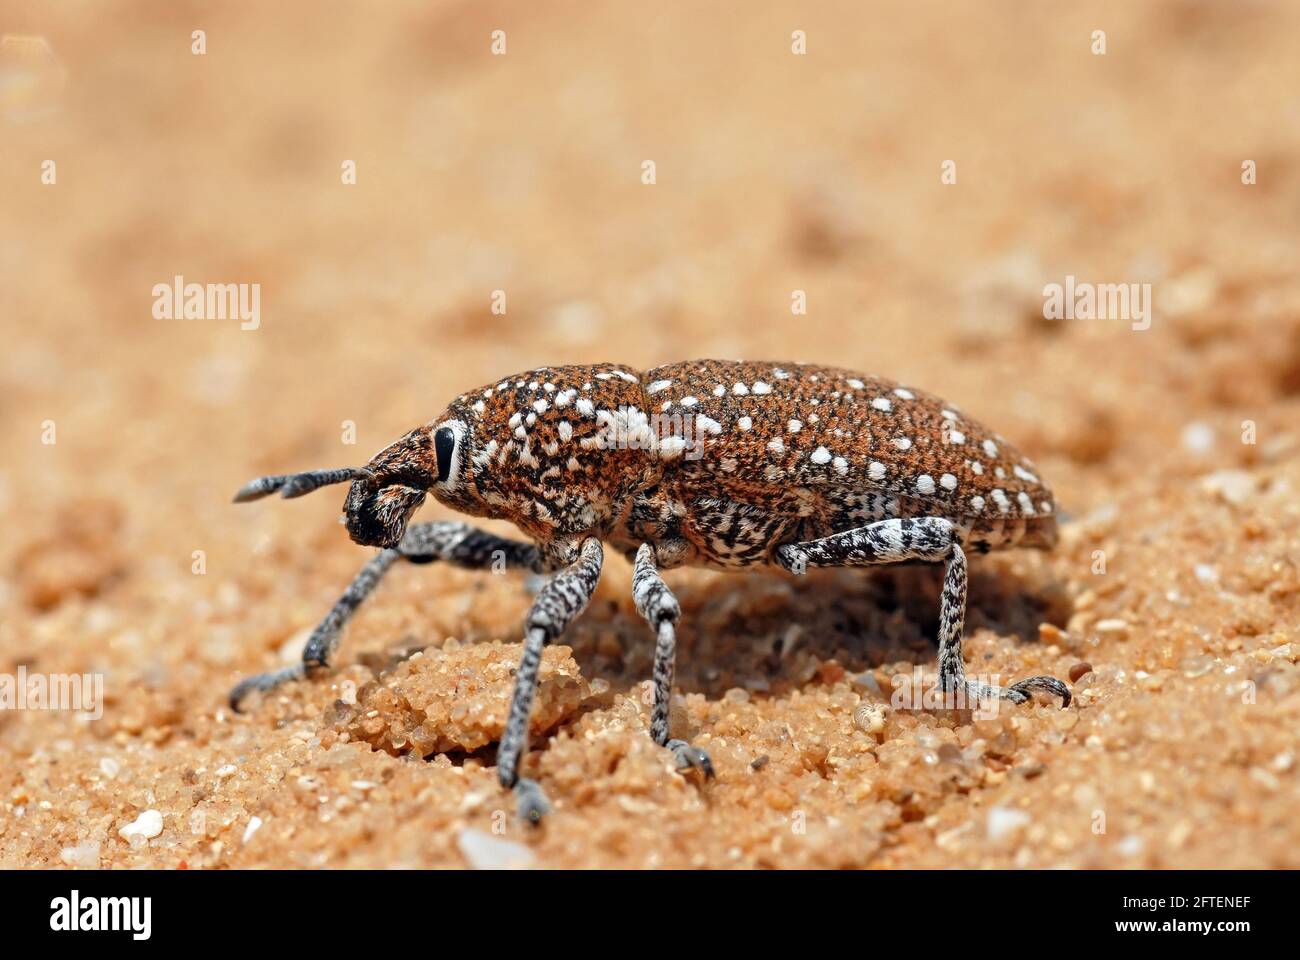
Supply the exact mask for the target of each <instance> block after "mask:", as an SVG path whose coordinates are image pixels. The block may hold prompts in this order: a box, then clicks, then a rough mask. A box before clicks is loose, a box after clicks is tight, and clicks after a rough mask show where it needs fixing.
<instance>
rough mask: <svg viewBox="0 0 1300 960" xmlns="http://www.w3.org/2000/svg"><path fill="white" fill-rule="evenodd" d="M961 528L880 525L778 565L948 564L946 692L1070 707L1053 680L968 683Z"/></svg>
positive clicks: (825, 540)
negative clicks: (1046, 699) (1038, 694)
mask: <svg viewBox="0 0 1300 960" xmlns="http://www.w3.org/2000/svg"><path fill="white" fill-rule="evenodd" d="M958 540H959V538H958V535H957V528H956V527H955V526H954V525H953V523H952V522H951V521H949V520H945V519H943V518H941V517H916V518H907V519H893V520H880V521H878V522H876V523H871V524H868V525H866V526H865V527H858V528H856V529H854V530H845V531H843V532H841V533H835V534H832V535H830V536H829V537H822V538H821V539H819V540H809V541H806V542H804V543H791V544H784V545H782V546H780V547H778V548H777V550H776V559H777V562H778V563H779V564H780V565H781V566H783V567H785V569H787V570H790V571H792V572H795V573H802V572H803V571H804V570H805V569H807V568H808V567H860V566H871V565H874V564H881V563H901V562H903V561H906V560H927V561H930V562H934V563H938V562H942V563H943V564H944V577H943V592H942V594H941V595H940V601H939V683H940V686H941V688H942V689H943V690H944V692H949V693H950V692H956V691H959V690H961V691H964V692H965V694H966V696H967V697H968V698H969V699H971V700H974V701H976V702H986V701H987V700H989V699H992V698H997V697H1001V698H1002V699H1004V700H1010V701H1011V702H1012V703H1024V702H1025V701H1027V700H1028V699H1029V697H1030V694H1031V693H1032V692H1033V691H1035V690H1041V691H1043V692H1045V693H1051V694H1054V695H1055V696H1058V697H1060V698H1061V706H1062V707H1068V706H1069V705H1070V688H1069V687H1067V686H1066V685H1065V684H1064V683H1062V682H1061V681H1060V680H1058V679H1056V678H1055V677H1029V678H1028V679H1026V680H1021V681H1019V682H1018V683H1013V684H1012V685H1011V686H1009V687H996V686H992V685H990V684H986V683H982V682H980V681H978V680H968V679H966V668H965V664H964V663H963V661H962V654H961V633H962V625H963V622H964V620H965V616H966V554H965V553H964V552H963V551H962V548H961V544H960V543H959V542H958Z"/></svg>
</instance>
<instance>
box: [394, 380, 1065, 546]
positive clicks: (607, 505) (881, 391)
mask: <svg viewBox="0 0 1300 960" xmlns="http://www.w3.org/2000/svg"><path fill="white" fill-rule="evenodd" d="M449 423H450V424H452V425H453V426H454V429H456V430H457V431H458V440H457V444H456V450H457V458H458V462H457V463H456V464H455V467H454V469H453V470H452V476H451V477H450V478H449V482H447V483H443V484H438V485H437V486H436V487H435V488H434V491H433V492H434V494H435V496H437V497H438V498H439V499H440V500H442V501H443V502H445V503H448V504H449V505H451V506H454V507H456V508H457V509H459V510H462V511H464V512H467V513H471V514H476V515H480V516H492V517H497V518H501V519H507V520H511V521H513V522H514V523H515V524H516V525H518V526H519V527H520V528H521V529H522V530H523V531H525V532H526V533H528V534H529V535H530V536H531V537H533V538H534V539H535V540H537V541H538V542H539V544H542V545H543V546H544V548H545V547H547V546H551V547H553V552H554V556H553V558H552V559H553V562H556V563H559V562H566V558H568V557H571V553H572V545H573V544H576V543H577V542H578V541H579V540H580V539H581V537H582V536H584V535H589V534H595V535H597V536H600V537H601V538H602V539H605V540H607V541H608V542H610V543H612V544H613V545H615V546H616V547H618V548H619V549H621V550H624V551H625V552H628V553H632V552H634V551H635V550H636V548H637V547H638V546H639V545H640V544H641V543H643V542H649V543H652V544H654V546H655V549H656V553H657V554H658V558H659V562H660V564H661V565H663V566H675V565H681V564H702V565H710V566H722V567H744V566H752V565H756V564H764V563H771V562H772V551H773V550H774V549H775V548H776V547H777V546H779V545H781V544H783V543H791V542H798V541H805V540H810V539H814V538H817V537H822V536H826V535H828V534H831V533H835V532H839V531H842V530H847V529H852V528H854V527H860V526H863V525H865V524H867V523H871V522H873V521H877V520H882V519H889V518H894V517H921V516H934V517H943V518H946V519H949V520H951V521H953V522H954V523H955V524H956V525H957V526H958V527H959V529H960V530H961V533H962V539H963V542H965V543H967V544H969V545H971V546H972V547H973V548H975V549H978V550H987V549H994V548H998V547H1003V546H1037V547H1047V546H1051V545H1052V543H1054V541H1055V535H1056V521H1055V517H1054V515H1053V514H1054V509H1055V506H1054V503H1053V500H1052V494H1051V491H1050V490H1049V489H1048V488H1047V487H1046V485H1045V484H1043V483H1042V481H1041V480H1040V479H1039V478H1038V476H1037V474H1036V471H1035V468H1034V466H1033V465H1032V464H1031V463H1029V461H1027V460H1026V459H1025V458H1024V457H1022V456H1021V455H1020V454H1019V453H1018V452H1017V451H1016V450H1015V449H1014V448H1012V447H1011V446H1010V445H1009V444H1008V443H1007V442H1006V441H1005V440H1003V439H1002V438H1001V437H1000V436H998V435H997V434H994V433H992V432H991V431H989V430H987V429H985V428H984V427H982V426H981V425H979V424H978V423H975V422H974V421H972V420H971V419H969V418H968V417H966V416H964V415H963V414H962V413H961V412H960V411H959V410H958V409H957V408H955V407H953V406H952V405H950V404H945V403H944V402H943V401H942V400H940V399H938V398H936V397H934V396H932V395H930V394H927V393H925V392H923V391H920V390H916V389H913V388H910V387H902V386H900V385H898V384H897V383H894V382H892V381H889V380H883V379H881V378H878V377H872V376H868V375H865V374H858V373H854V372H852V371H847V370H839V369H835V368H832V367H824V366H814V365H806V364H793V363H768V362H758V361H750V362H730V361H718V360H695V361H685V362H681V363H674V364H669V365H666V366H662V367H658V368H656V369H653V370H650V371H646V372H644V373H641V372H638V371H635V370H633V369H631V368H628V367H624V366H618V365H612V364H596V365H585V366H565V367H550V368H545V367H544V368H539V369H537V370H533V371H530V372H528V373H524V374H519V375H516V376H514V377H511V378H508V379H506V380H501V381H497V382H495V383H492V384H488V385H485V386H484V387H481V388H479V389H478V390H475V391H471V392H469V393H466V394H463V395H462V396H460V397H458V398H457V399H456V400H455V401H454V402H453V403H452V404H451V406H450V407H449V409H448V412H447V414H446V415H445V416H444V417H442V418H440V419H439V420H435V421H432V422H431V423H429V424H428V425H426V426H425V427H423V428H421V431H423V432H424V433H425V434H426V435H427V434H428V433H429V432H431V431H434V430H436V429H438V428H439V427H443V426H446V425H448V424H449ZM421 431H417V433H418V432H421ZM395 446H396V445H395ZM444 488H445V489H444Z"/></svg>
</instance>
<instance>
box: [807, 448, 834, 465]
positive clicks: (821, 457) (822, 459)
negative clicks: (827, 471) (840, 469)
mask: <svg viewBox="0 0 1300 960" xmlns="http://www.w3.org/2000/svg"><path fill="white" fill-rule="evenodd" d="M808 459H809V460H811V461H812V462H813V463H815V464H817V465H818V466H820V465H822V464H823V463H830V462H831V452H830V451H829V450H827V449H826V448H825V447H818V448H817V449H816V450H814V451H813V452H812V456H810V457H809V458H808Z"/></svg>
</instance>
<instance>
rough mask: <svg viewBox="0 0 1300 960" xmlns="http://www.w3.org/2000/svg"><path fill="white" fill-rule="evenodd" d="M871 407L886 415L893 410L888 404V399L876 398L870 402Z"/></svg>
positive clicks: (890, 404)
mask: <svg viewBox="0 0 1300 960" xmlns="http://www.w3.org/2000/svg"><path fill="white" fill-rule="evenodd" d="M871 405H872V406H873V407H875V408H876V409H877V410H879V411H881V412H882V413H888V412H889V411H890V410H893V409H894V405H893V404H892V403H890V402H889V398H888V397H876V399H874V400H872V401H871Z"/></svg>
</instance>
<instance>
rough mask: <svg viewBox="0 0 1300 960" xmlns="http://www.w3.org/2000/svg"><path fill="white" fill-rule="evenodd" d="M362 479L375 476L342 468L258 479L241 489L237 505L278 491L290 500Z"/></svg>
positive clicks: (353, 469)
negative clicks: (319, 488) (335, 484)
mask: <svg viewBox="0 0 1300 960" xmlns="http://www.w3.org/2000/svg"><path fill="white" fill-rule="evenodd" d="M360 477H365V478H368V479H370V480H373V479H374V474H373V473H371V472H370V471H369V470H368V469H366V468H365V467H340V468H338V469H337V470H309V471H307V472H306V473H286V474H282V475H280V476H275V477H258V478H257V479H256V480H250V481H249V482H248V483H246V484H244V485H243V486H242V487H240V488H239V492H238V493H236V494H235V503H247V502H248V501H250V500H260V499H262V497H265V496H268V495H270V494H272V493H275V491H277V490H279V491H280V496H282V497H284V498H285V499H286V500H290V499H292V498H294V497H301V496H302V495H303V494H306V493H311V492H312V491H313V490H315V489H317V488H318V487H326V486H329V485H330V484H334V483H347V482H348V481H349V480H356V479H358V478H360Z"/></svg>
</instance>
